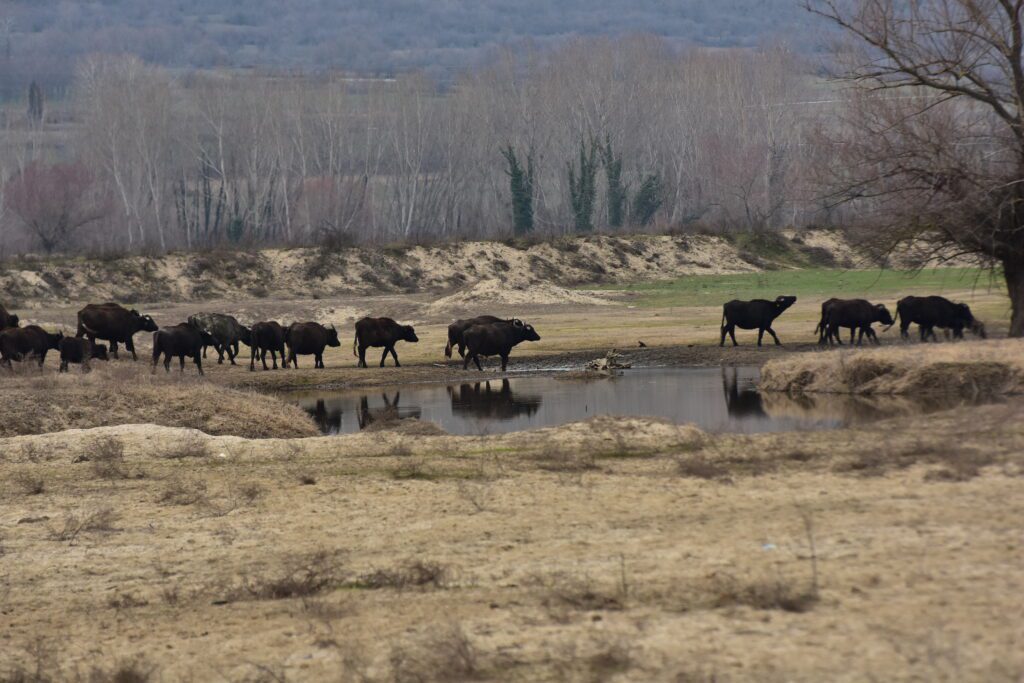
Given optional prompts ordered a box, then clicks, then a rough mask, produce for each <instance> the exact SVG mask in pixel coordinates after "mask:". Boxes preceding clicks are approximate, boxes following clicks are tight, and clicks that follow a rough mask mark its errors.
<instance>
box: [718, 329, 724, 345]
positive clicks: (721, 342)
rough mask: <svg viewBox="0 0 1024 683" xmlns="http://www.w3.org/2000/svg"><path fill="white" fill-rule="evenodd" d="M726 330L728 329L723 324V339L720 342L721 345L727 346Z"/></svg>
mask: <svg viewBox="0 0 1024 683" xmlns="http://www.w3.org/2000/svg"><path fill="white" fill-rule="evenodd" d="M725 330H726V326H725V325H722V339H721V341H719V342H718V345H719V346H725V335H726V331H725Z"/></svg>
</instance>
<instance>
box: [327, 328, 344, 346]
mask: <svg viewBox="0 0 1024 683" xmlns="http://www.w3.org/2000/svg"><path fill="white" fill-rule="evenodd" d="M327 345H328V346H341V342H340V341H338V330H336V329H335V328H334V325H331V329H329V330H327Z"/></svg>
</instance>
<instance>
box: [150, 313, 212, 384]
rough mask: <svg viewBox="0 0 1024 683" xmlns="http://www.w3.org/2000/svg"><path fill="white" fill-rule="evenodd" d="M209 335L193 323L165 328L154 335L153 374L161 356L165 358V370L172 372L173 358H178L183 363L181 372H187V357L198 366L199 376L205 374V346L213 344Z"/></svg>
mask: <svg viewBox="0 0 1024 683" xmlns="http://www.w3.org/2000/svg"><path fill="white" fill-rule="evenodd" d="M212 343H213V341H212V339H211V337H210V335H209V334H207V333H206V332H204V331H203V330H201V329H199V328H198V327H196V326H195V325H193V324H191V323H187V322H186V323H181V324H179V325H174V326H173V327H163V328H161V329H159V330H157V331H156V332H154V333H153V370H152V371H153V372H156V364H157V363H158V362H159V361H160V356H161V355H163V356H164V370H166V371H167V372H170V371H171V357H172V356H177V357H178V360H179V361H180V362H181V371H182V372H185V357H186V356H188V357H189V358H191V359H192V362H193V363H195V364H196V369H197V370H199V374H200V375H202V374H203V346H205V345H209V344H212Z"/></svg>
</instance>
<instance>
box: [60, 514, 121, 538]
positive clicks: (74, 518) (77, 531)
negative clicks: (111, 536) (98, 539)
mask: <svg viewBox="0 0 1024 683" xmlns="http://www.w3.org/2000/svg"><path fill="white" fill-rule="evenodd" d="M119 518H120V515H119V514H118V513H117V512H115V511H114V509H113V508H110V507H102V508H98V509H95V510H89V511H85V512H78V513H75V512H68V513H67V514H66V515H65V516H64V521H63V523H62V525H61V526H60V527H57V528H51V529H50V538H51V539H53V540H55V541H68V542H74V541H75V540H77V539H78V537H79V536H80V535H81V534H83V533H92V532H96V533H109V532H112V531H115V530H116V529H115V528H114V523H115V522H117V520H118V519H119Z"/></svg>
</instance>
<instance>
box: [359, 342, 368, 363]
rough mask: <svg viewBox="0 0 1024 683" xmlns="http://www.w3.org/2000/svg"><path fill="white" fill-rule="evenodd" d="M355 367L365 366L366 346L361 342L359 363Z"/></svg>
mask: <svg viewBox="0 0 1024 683" xmlns="http://www.w3.org/2000/svg"><path fill="white" fill-rule="evenodd" d="M357 367H360V368H365V367H368V366H367V365H366V347H365V346H363V345H362V344H360V345H359V365H358V366H357Z"/></svg>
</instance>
